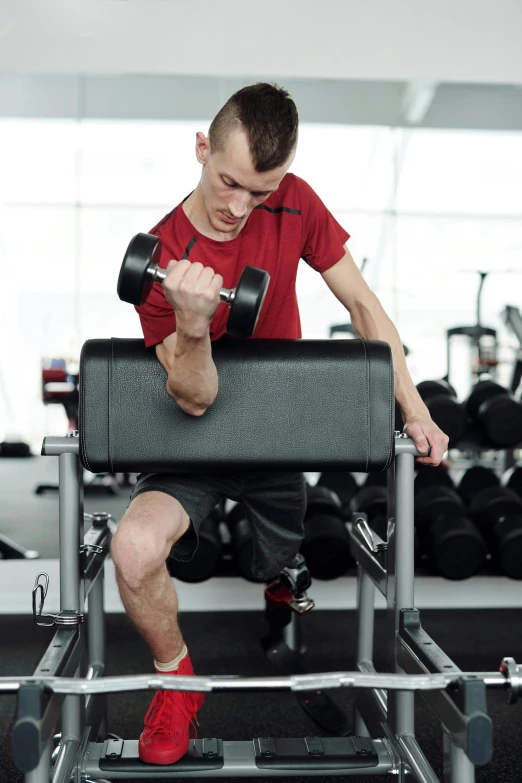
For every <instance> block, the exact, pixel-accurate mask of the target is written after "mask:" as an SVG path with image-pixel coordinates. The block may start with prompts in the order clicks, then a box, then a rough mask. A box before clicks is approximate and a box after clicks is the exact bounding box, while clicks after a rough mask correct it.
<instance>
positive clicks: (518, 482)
mask: <svg viewBox="0 0 522 783" xmlns="http://www.w3.org/2000/svg"><path fill="white" fill-rule="evenodd" d="M502 485H503V486H504V487H507V488H508V489H512V490H513V492H516V493H517V495H519V497H522V467H521V466H520V465H519V466H518V467H516V466H515V467H513V468H510V469H509V470H506V472H505V473H504V475H503V476H502Z"/></svg>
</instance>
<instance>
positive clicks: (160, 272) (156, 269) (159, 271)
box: [147, 264, 236, 305]
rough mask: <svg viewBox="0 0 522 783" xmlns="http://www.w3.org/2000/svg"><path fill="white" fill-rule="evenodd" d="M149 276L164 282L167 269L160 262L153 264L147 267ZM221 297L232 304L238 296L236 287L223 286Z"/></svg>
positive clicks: (223, 300)
mask: <svg viewBox="0 0 522 783" xmlns="http://www.w3.org/2000/svg"><path fill="white" fill-rule="evenodd" d="M147 277H148V278H149V280H151V282H153V283H162V282H163V281H164V280H165V278H166V277H167V270H166V269H163V268H162V267H161V266H158V264H151V265H150V266H149V267H148V269H147ZM219 298H220V300H221V301H222V302H225V304H227V305H231V304H232V302H233V301H234V299H235V298H236V289H235V288H222V289H221V290H220V292H219Z"/></svg>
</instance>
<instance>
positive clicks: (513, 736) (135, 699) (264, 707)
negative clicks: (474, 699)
mask: <svg viewBox="0 0 522 783" xmlns="http://www.w3.org/2000/svg"><path fill="white" fill-rule="evenodd" d="M238 588H239V583H238ZM422 618H423V625H424V627H425V628H426V630H427V631H428V633H430V634H431V635H432V636H433V637H434V639H435V640H436V641H437V642H438V643H439V644H440V645H441V646H442V647H443V649H444V650H445V651H446V652H447V653H448V654H449V655H450V656H451V657H452V658H453V660H454V661H455V662H456V663H457V665H459V666H460V667H461V668H462V669H463V670H465V671H469V670H475V671H490V670H491V671H492V670H496V669H498V666H499V663H500V659H501V658H502V656H504V655H511V656H513V657H514V658H515V659H516V660H522V628H521V616H520V612H519V611H517V610H487V611H477V610H467V611H426V612H424V613H423V614H422ZM107 619H108V623H107V649H108V653H107V660H108V671H107V673H108V674H112V675H117V674H132V673H136V674H138V673H145V672H148V671H152V661H151V657H150V654H149V653H148V651H147V649H146V647H145V645H144V643H143V642H142V640H141V639H140V638H139V636H138V635H137V634H136V632H135V631H134V629H133V628H132V626H131V625H130V623H129V620H128V618H127V617H126V616H125V615H110V616H108V618H107ZM0 623H1V628H2V633H1V636H0V676H1V675H17V674H30V673H32V671H33V670H34V668H35V666H36V664H37V662H38V660H39V658H40V656H41V654H42V653H43V651H44V649H45V647H46V646H47V644H48V642H49V640H50V638H51V632H50V631H47V630H46V629H41V628H36V627H34V626H33V625H32V621H31V618H30V617H29V616H24V617H16V616H3V617H0ZM181 624H182V629H183V633H184V636H185V639H186V641H187V644H188V645H189V647H190V651H191V657H192V659H193V663H194V666H195V669H196V672H197V673H198V674H239V675H270V674H273V673H274V672H273V670H272V669H271V667H270V664H269V663H268V662H267V660H266V659H265V657H264V654H263V652H262V650H261V646H260V643H259V639H260V637H261V636H262V635H263V634H264V632H265V621H264V618H263V616H262V615H261V614H260V613H257V612H220V613H212V614H209V613H205V612H198V613H190V614H185V615H182V618H181ZM303 629H304V636H305V643H306V645H307V648H308V652H307V655H306V666H307V669H308V671H339V670H350V669H353V668H354V638H355V614H354V613H353V612H340V611H329V612H328V611H318V610H315V611H314V612H312V613H311V614H310V615H308V616H307V617H306V618H305V620H304V626H303ZM383 631H384V615H383V613H380V612H379V613H377V618H376V645H375V649H376V655H375V663H376V666H377V668H378V669H379V668H381V669H384V661H383V660H382V653H381V652H380V651H382V650H383V647H384V636H383ZM330 693H331V696H332V697H333V698H334V700H335V701H336V702H337V703H338V704H339V705H340V706H342V707H343V709H345V710H346V711H347V714H348V715H349V716H350V720H351V701H352V697H353V692H351V691H350V690H347V689H345V690H342V691H341V690H333V691H331V692H330ZM151 697H152V694H151V693H150V692H139V693H123V694H114V695H111V696H110V697H109V721H110V730H111V731H113V732H115V733H117V734H119V735H121V736H123V737H124V738H129V739H137V737H138V735H139V733H140V731H141V726H142V721H143V716H144V714H145V711H146V709H147V707H148V705H149V703H150V699H151ZM416 698H417V709H416V735H417V739H418V741H419V743H420V745H421V747H422V748H423V750H424V752H425V754H426V755H427V757H428V759H429V760H430V762H431V763H432V765H433V767H434V769H435V771H436V773H437V774H438V775H439V777H440V778H441V780H442V737H441V730H440V727H439V726H438V724H437V720H436V718H435V716H434V714H433V713H432V711H431V710H430V709H429V708H428V707H427V705H426V704H425V703H424V701H423V700H422V698H421V697H420V696H418V697H416ZM15 701H16V699H15V697H14V696H12V695H3V696H1V695H0V781H1V783H19V782H20V781H22V780H23V776H22V775H21V774H20V773H19V772H17V770H16V769H15V768H14V766H13V763H12V756H11V747H10V742H11V740H10V730H11V726H12V720H13V714H14V709H15ZM488 707H489V712H490V714H491V716H492V718H493V723H494V758H493V760H492V761H491V762H490V763H489V764H488V765H487V766H484V767H481V768H477V773H476V780H477V781H478V783H483V782H484V781H495V782H496V783H520V780H521V779H522V777H521V772H520V770H521V769H522V703H520V704H518V705H514V706H507V705H506V704H505V693H503V692H501V691H489V692H488ZM199 719H200V734H199V736H214V737H220V738H222V739H224V740H230V739H238V740H239V739H251V738H252V737H254V736H260V735H266V736H274V737H278V736H279V737H292V736H295V737H303V736H307V735H310V734H312V735H316V736H321V735H323V734H324V732H322V731H321V729H319V728H318V727H316V725H315V724H314V723H313V722H312V721H311V719H310V718H309V717H308V716H307V715H306V714H305V713H304V712H303V711H302V709H301V708H300V707H299V705H298V704H297V702H296V700H295V697H294V696H293V695H292V694H291V693H286V692H282V691H281V692H273V693H255V694H245V693H243V694H241V693H238V692H236V693H226V694H224V693H222V694H218V693H216V694H209V695H207V698H206V703H205V705H204V707H203V708H202V710H201V711H200V713H199ZM303 779H304V778H303ZM315 779H316V780H321V781H322V780H324V781H326V780H329V779H331V778H315ZM348 779H349V780H352V781H356V783H363V782H364V781H367V780H378V779H386V780H388V779H389V780H393V779H394V778H392V777H391V776H390V777H386V778H367V777H350V778H347V780H348ZM156 780H158V779H156ZM161 780H166V778H165V779H163V778H162V779H161ZM192 780H196V779H192ZM265 780H266V781H267V783H268V781H269V780H271V781H272V782H273V783H274V782H275V781H279V780H283V778H263V781H265ZM294 780H295V781H299V780H300V778H294Z"/></svg>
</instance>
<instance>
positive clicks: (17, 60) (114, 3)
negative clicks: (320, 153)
mask: <svg viewBox="0 0 522 783" xmlns="http://www.w3.org/2000/svg"><path fill="white" fill-rule="evenodd" d="M0 39H1V46H0V70H3V71H9V72H22V73H27V72H46V73H86V74H95V73H106V74H128V73H133V74H136V73H142V74H147V73H148V74H151V73H158V74H159V73H162V74H203V75H205V74H206V75H223V76H241V77H243V76H244V75H250V76H256V77H257V76H264V77H270V76H277V77H292V76H295V77H312V78H335V79H376V80H380V79H390V80H393V79H395V80H404V81H410V80H416V81H419V80H420V81H424V80H428V81H431V80H434V81H444V82H475V83H477V82H481V83H488V84H491V83H499V84H522V47H521V45H520V41H521V39H522V4H521V3H520V2H519V0H438V2H432V1H430V0H394V2H390V0H364V2H361V0H322V2H319V3H318V2H317V1H316V0H282V1H281V0H263V2H261V3H260V2H254V0H227V2H226V3H221V2H215V0H133V1H132V2H122V1H121V0H75V1H74V2H71V1H70V0H46V1H45V2H42V1H41V0H3V2H2V4H1V6H0ZM224 97H225V96H224Z"/></svg>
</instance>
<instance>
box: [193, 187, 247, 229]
mask: <svg viewBox="0 0 522 783" xmlns="http://www.w3.org/2000/svg"><path fill="white" fill-rule="evenodd" d="M181 208H182V210H183V212H184V213H185V215H186V216H187V218H188V219H189V220H190V222H191V223H192V225H193V226H194V228H196V229H197V230H198V231H199V233H200V234H203V236H205V237H208V238H209V239H215V240H217V241H218V242H230V240H231V239H235V238H236V237H237V236H239V234H240V233H241V229H242V228H243V227H244V224H240V227H238V228H237V229H236V230H234V231H231V232H230V233H228V232H226V233H225V232H221V231H216V229H215V228H214V227H213V226H212V224H211V223H210V221H209V219H208V215H207V211H206V209H205V202H204V201H203V196H202V195H201V190H200V188H199V185H198V186H197V188H196V189H195V190H193V191H192V193H191V194H190V196H189V197H188V198H186V199H185V201H184V202H183V203H182V205H181Z"/></svg>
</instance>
